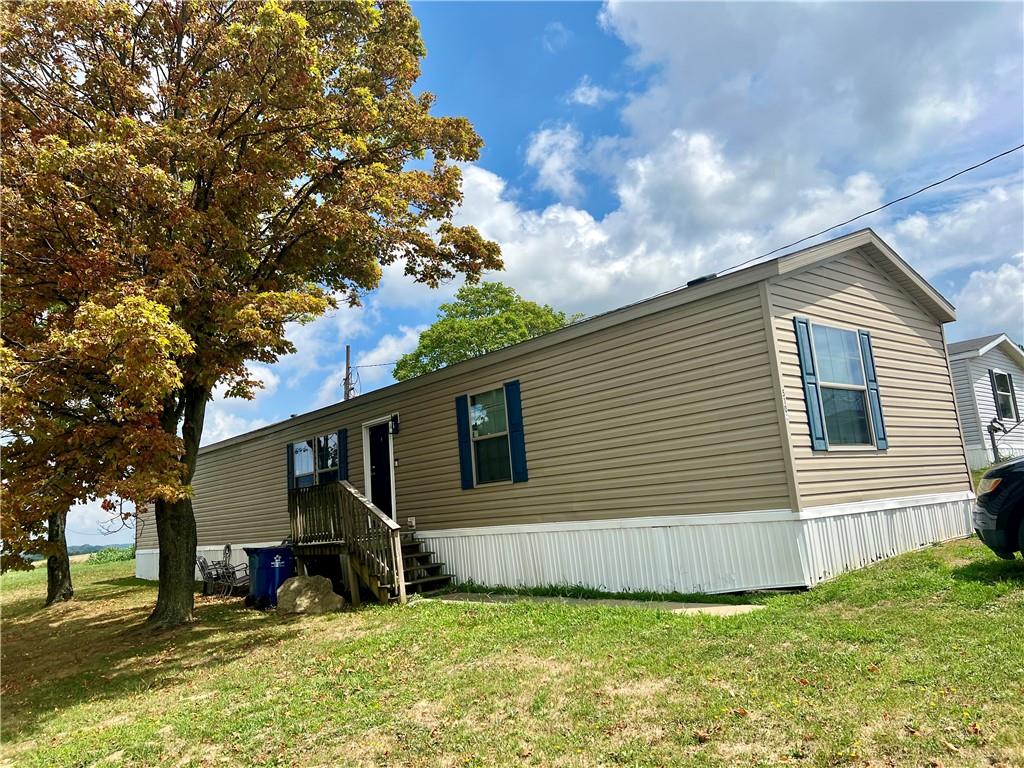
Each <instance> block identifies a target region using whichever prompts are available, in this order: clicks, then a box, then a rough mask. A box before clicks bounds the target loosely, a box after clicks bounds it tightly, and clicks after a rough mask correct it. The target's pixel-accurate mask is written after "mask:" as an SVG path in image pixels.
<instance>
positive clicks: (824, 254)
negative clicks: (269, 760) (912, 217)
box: [768, 228, 956, 323]
mask: <svg viewBox="0 0 1024 768" xmlns="http://www.w3.org/2000/svg"><path fill="white" fill-rule="evenodd" d="M849 251H858V252H859V253H860V254H861V255H862V256H864V257H865V258H866V259H867V260H868V261H869V262H871V263H872V264H873V265H874V266H875V267H877V268H878V269H879V270H880V271H881V272H882V273H883V274H885V275H886V276H887V277H889V278H890V279H891V280H892V281H893V282H894V283H896V284H897V285H898V286H900V288H902V289H903V290H904V291H906V292H907V293H909V294H910V295H911V296H912V297H913V298H914V299H915V300H916V301H917V303H918V304H920V305H921V306H922V307H923V308H924V309H925V310H926V311H927V312H928V313H929V314H931V315H932V316H933V317H934V318H935V319H936V320H938V321H939V322H940V323H951V322H953V321H954V320H956V309H955V308H954V307H953V305H952V304H950V303H949V302H948V301H947V300H946V297H945V296H943V295H942V294H941V293H939V292H938V291H937V290H935V288H933V287H932V286H931V285H930V284H929V283H928V281H927V280H925V279H924V278H923V277H921V275H919V274H918V273H917V271H915V270H914V268H913V267H911V266H910V265H909V264H908V263H907V262H905V261H904V260H903V258H902V257H901V256H900V255H899V254H898V253H896V251H894V250H893V249H892V248H891V247H890V246H889V244H888V243H886V242H885V241H884V240H883V239H882V238H880V237H879V236H878V235H877V234H875V232H874V230H872V229H870V228H866V229H860V230H857V231H856V232H851V233H850V234H848V235H844V236H842V237H837V238H835V239H834V240H829V241H827V242H825V243H822V244H821V245H815V246H812V247H810V248H805V249H803V250H800V251H795V252H793V253H788V254H785V255H783V256H780V257H778V258H777V259H775V261H774V262H768V263H769V264H771V263H775V264H777V265H778V271H779V274H787V273H789V272H794V271H796V270H802V269H807V268H808V267H810V266H817V265H819V264H821V263H822V262H825V261H829V260H831V259H833V258H836V257H838V256H841V255H843V254H845V253H848V252H849Z"/></svg>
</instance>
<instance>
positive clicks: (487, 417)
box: [469, 388, 512, 484]
mask: <svg viewBox="0 0 1024 768" xmlns="http://www.w3.org/2000/svg"><path fill="white" fill-rule="evenodd" d="M469 424H470V437H471V438H472V441H473V466H474V471H475V473H476V482H477V483H478V484H483V483H497V482H500V481H502V480H511V479H512V457H511V455H510V453H509V447H508V446H509V444H508V412H507V410H506V407H505V390H504V389H502V388H498V389H492V390H490V391H489V392H481V393H479V394H476V395H471V396H470V398H469Z"/></svg>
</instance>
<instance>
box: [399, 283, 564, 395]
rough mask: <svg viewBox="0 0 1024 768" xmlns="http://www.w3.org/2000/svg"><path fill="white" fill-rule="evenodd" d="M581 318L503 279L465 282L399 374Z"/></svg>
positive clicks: (402, 376)
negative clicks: (522, 292)
mask: <svg viewBox="0 0 1024 768" xmlns="http://www.w3.org/2000/svg"><path fill="white" fill-rule="evenodd" d="M581 318H582V315H571V316H570V315H566V314H565V313H564V312H559V311H558V310H555V309H552V308H551V307H549V306H548V305H547V304H537V303H536V302H533V301H529V300H527V299H524V298H523V297H522V296H520V295H519V294H518V293H516V291H515V289H514V288H510V287H508V286H507V285H504V284H502V283H496V282H483V283H480V284H478V285H464V286H462V288H460V289H459V291H458V293H456V294H455V301H453V302H449V303H447V304H442V305H441V308H440V311H439V312H438V317H437V320H435V321H434V323H433V325H431V326H430V327H429V328H428V329H427V330H425V331H424V332H423V333H422V334H421V335H420V339H419V344H418V345H417V346H416V349H414V350H413V351H412V352H410V353H408V354H407V355H403V356H402V357H401V358H399V360H398V363H397V364H396V365H395V370H394V377H395V378H396V379H398V380H399V381H404V380H405V379H411V378H412V377H414V376H420V375H422V374H424V373H429V372H430V371H436V370H437V369H438V368H444V367H445V366H447V365H451V364H453V363H458V362H460V361H462V360H468V359H469V358H471V357H477V356H478V355H482V354H485V353H487V352H493V351H494V350H496V349H501V348H503V347H507V346H509V345H510V344H516V343H518V342H520V341H526V340H527V339H532V338H533V337H535V336H540V335H542V334H545V333H549V332H550V331H556V330H558V329H559V328H564V327H565V326H567V325H569V324H570V323H574V322H577V321H578V320H580V319H581Z"/></svg>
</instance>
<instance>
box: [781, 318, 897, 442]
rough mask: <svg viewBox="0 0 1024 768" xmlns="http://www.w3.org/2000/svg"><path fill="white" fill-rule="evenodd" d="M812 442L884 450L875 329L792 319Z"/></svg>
mask: <svg viewBox="0 0 1024 768" xmlns="http://www.w3.org/2000/svg"><path fill="white" fill-rule="evenodd" d="M793 323H794V327H795V328H796V337H797V355H798V357H799V360H800V374H801V377H802V379H803V384H804V398H805V400H806V402H807V416H808V424H809V426H810V432H811V442H812V447H813V449H814V450H816V451H827V450H829V449H830V448H834V447H866V448H876V449H878V450H886V449H888V447H889V437H888V434H887V432H886V428H885V418H884V417H883V415H882V399H881V395H880V394H879V388H878V373H877V369H876V367H875V358H874V351H873V349H872V345H871V334H870V333H869V332H868V331H865V330H856V331H854V330H851V329H848V328H835V327H833V326H829V325H821V324H819V323H811V322H810V321H809V320H807V319H806V318H803V317H796V318H794V319H793Z"/></svg>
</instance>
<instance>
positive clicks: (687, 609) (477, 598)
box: [424, 592, 764, 616]
mask: <svg viewBox="0 0 1024 768" xmlns="http://www.w3.org/2000/svg"><path fill="white" fill-rule="evenodd" d="M424 599H425V600H441V601H443V602H447V603H492V604H494V603H516V602H523V601H526V602H530V603H561V604H562V605H581V606H587V605H607V606H611V607H614V608H647V609H648V610H654V611H668V612H669V613H706V614H710V615H712V616H738V615H740V614H742V613H750V612H751V611H757V610H760V609H761V608H764V606H763V605H729V604H725V603H673V602H670V601H657V600H615V599H610V598H609V599H590V598H579V597H535V596H533V595H500V594H493V595H492V594H483V593H477V592H451V593H449V594H447V595H436V596H434V597H428V598H424Z"/></svg>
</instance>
